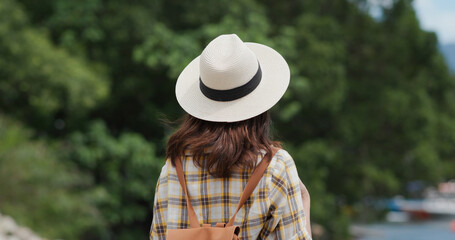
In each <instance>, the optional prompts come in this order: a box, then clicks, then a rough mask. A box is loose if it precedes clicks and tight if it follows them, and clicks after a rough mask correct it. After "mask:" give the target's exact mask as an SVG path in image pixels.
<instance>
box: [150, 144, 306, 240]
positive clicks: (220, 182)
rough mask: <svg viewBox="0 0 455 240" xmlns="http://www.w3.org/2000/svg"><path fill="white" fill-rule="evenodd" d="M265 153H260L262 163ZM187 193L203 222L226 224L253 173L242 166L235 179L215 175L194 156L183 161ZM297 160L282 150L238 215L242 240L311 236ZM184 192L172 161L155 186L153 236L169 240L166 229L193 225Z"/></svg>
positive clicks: (237, 222)
mask: <svg viewBox="0 0 455 240" xmlns="http://www.w3.org/2000/svg"><path fill="white" fill-rule="evenodd" d="M261 159H262V156H259V157H258V161H260V160H261ZM182 166H183V171H184V173H185V179H186V183H187V187H188V192H189V195H190V199H191V204H192V205H193V208H194V211H195V212H196V214H197V217H198V220H199V221H200V223H201V224H202V223H206V224H207V223H209V224H212V225H213V224H216V223H219V222H223V223H227V222H228V221H229V218H230V217H231V216H232V215H233V214H234V212H235V210H236V208H237V204H238V202H239V200H240V195H241V194H242V192H243V189H244V187H245V185H246V183H247V182H248V179H249V177H250V175H251V171H248V170H239V171H237V172H234V173H233V174H232V176H231V177H230V178H226V179H223V178H214V177H212V176H211V175H210V174H208V172H207V171H206V170H204V169H201V168H198V167H196V166H194V164H193V161H192V157H191V155H190V154H187V155H186V156H185V159H184V160H182ZM299 183H300V179H299V176H298V174H297V169H296V167H295V163H294V160H293V159H292V157H291V156H290V155H289V153H287V152H286V151H285V150H282V149H281V150H279V151H278V152H277V153H276V154H275V156H274V157H273V159H272V161H271V162H270V164H269V166H268V168H267V170H266V171H265V173H264V175H263V177H262V179H261V181H260V182H259V183H258V185H257V187H256V189H255V190H254V192H253V193H252V194H251V196H250V198H249V199H248V200H247V201H246V202H245V204H244V205H243V207H242V208H241V209H240V211H239V213H238V214H237V216H236V218H235V223H234V225H238V226H240V234H239V237H240V239H242V240H252V239H280V240H297V239H299V240H300V239H305V240H309V239H311V237H310V236H309V234H308V233H307V231H306V228H305V225H306V224H305V213H304V209H303V201H302V197H301V192H300V186H299ZM189 227H190V225H189V220H188V211H187V208H186V201H185V195H184V193H183V190H182V188H181V186H180V184H179V180H178V178H177V173H176V171H175V168H174V167H173V166H172V164H171V162H170V160H169V159H168V160H167V161H166V164H165V165H164V167H163V169H162V170H161V174H160V178H159V180H158V184H157V186H156V193H155V201H154V213H153V221H152V226H151V229H150V239H151V240H158V239H159V240H165V239H166V230H167V229H182V228H189Z"/></svg>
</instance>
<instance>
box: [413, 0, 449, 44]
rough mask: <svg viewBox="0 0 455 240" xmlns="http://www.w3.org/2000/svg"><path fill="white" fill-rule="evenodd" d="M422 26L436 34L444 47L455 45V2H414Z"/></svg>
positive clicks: (430, 0) (443, 0) (423, 0)
mask: <svg viewBox="0 0 455 240" xmlns="http://www.w3.org/2000/svg"><path fill="white" fill-rule="evenodd" d="M413 5H414V8H415V10H416V12H417V16H418V17H419V21H420V26H421V27H422V28H423V29H425V30H427V31H433V32H436V34H437V35H438V39H439V42H440V43H441V44H442V45H446V44H455V0H414V3H413Z"/></svg>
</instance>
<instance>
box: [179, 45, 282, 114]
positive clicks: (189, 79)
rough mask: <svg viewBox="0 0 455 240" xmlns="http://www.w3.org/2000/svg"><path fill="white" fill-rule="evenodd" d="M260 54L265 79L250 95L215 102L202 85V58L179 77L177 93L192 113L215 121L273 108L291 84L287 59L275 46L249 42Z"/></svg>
mask: <svg viewBox="0 0 455 240" xmlns="http://www.w3.org/2000/svg"><path fill="white" fill-rule="evenodd" d="M245 44H246V45H247V47H248V48H250V49H251V51H253V53H254V54H256V57H257V59H258V61H259V64H260V66H261V70H262V79H261V82H260V84H259V85H258V86H257V87H256V89H255V90H254V91H253V92H251V93H250V94H248V95H246V96H244V97H242V98H239V99H236V100H233V101H228V102H221V101H214V100H211V99H209V98H207V97H206V96H205V95H204V94H202V92H201V90H200V88H199V57H197V58H195V59H194V60H193V61H191V63H190V64H188V66H186V67H185V69H184V70H183V71H182V73H181V74H180V76H179V77H178V79H177V83H176V86H175V95H176V97H177V101H178V103H179V104H180V106H181V107H182V108H183V110H185V111H186V112H187V113H188V114H190V115H192V116H194V117H196V118H199V119H203V120H206V121H212V122H238V121H242V120H246V119H249V118H252V117H255V116H257V115H259V114H261V113H263V112H265V111H267V110H269V109H270V108H271V107H273V106H274V105H275V104H276V103H277V102H278V101H279V100H280V99H281V97H282V96H283V95H284V93H285V92H286V89H287V87H288V85H289V79H290V71H289V66H288V64H287V63H286V60H284V58H283V57H282V56H281V55H280V54H279V53H278V52H277V51H275V50H274V49H272V48H270V47H268V46H265V45H263V44H259V43H245Z"/></svg>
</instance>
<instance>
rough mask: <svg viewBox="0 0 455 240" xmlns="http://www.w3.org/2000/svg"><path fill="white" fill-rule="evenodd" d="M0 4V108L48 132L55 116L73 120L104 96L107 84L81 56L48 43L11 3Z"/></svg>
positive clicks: (2, 2)
mask: <svg viewBox="0 0 455 240" xmlns="http://www.w3.org/2000/svg"><path fill="white" fill-rule="evenodd" d="M0 3H1V4H0V55H1V58H0V69H1V70H0V78H1V79H2V80H1V81H0V100H1V101H0V107H1V109H2V110H4V111H6V112H8V113H10V114H13V115H15V116H17V117H18V118H20V119H23V120H24V121H25V122H27V123H28V124H29V125H32V126H33V127H35V128H36V129H39V130H40V131H43V132H46V131H51V132H52V130H53V129H54V121H55V120H57V119H59V120H60V121H65V120H66V121H68V120H72V121H70V122H67V123H66V124H67V125H69V124H77V122H76V120H78V119H81V118H82V117H83V116H84V115H85V114H86V113H87V112H88V110H90V109H91V108H93V107H95V105H96V104H97V102H98V101H100V100H102V99H103V98H105V97H106V96H107V94H108V90H109V89H108V82H107V81H106V79H105V78H104V77H103V76H102V75H101V74H99V73H98V72H96V71H94V70H92V68H95V67H94V66H89V65H88V64H87V63H86V62H85V60H83V59H79V58H77V57H74V56H71V55H70V54H68V53H67V52H66V51H64V50H63V49H62V48H59V47H55V46H53V44H52V43H51V42H50V41H49V39H48V37H46V34H45V33H43V32H42V31H39V30H36V29H34V28H33V27H31V26H30V24H28V22H27V19H26V16H25V13H24V12H23V11H21V9H20V8H18V7H17V4H16V3H14V2H13V1H9V0H2V1H1V2H0ZM57 125H58V123H57Z"/></svg>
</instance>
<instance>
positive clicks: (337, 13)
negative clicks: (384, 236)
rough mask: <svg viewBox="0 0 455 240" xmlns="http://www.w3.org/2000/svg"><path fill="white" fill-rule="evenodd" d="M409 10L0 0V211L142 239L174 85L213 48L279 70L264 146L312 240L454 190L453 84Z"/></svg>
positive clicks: (80, 230) (41, 228)
mask: <svg viewBox="0 0 455 240" xmlns="http://www.w3.org/2000/svg"><path fill="white" fill-rule="evenodd" d="M411 3H412V1H410V0H393V1H392V4H390V5H384V6H382V15H381V16H380V17H376V18H373V17H371V16H370V14H369V9H370V7H371V5H370V4H369V2H368V1H365V0H320V1H286V2H282V1H271V0H230V1H228V0H220V1H208V0H197V1H178V0H151V1H150V0H147V1H145V0H136V1H120V0H79V1H74V0H59V1H53V0H41V1H35V0H0V211H1V212H2V213H4V214H8V215H11V216H13V217H14V218H15V219H16V220H17V221H18V222H19V223H21V224H23V225H26V226H29V227H30V228H32V229H33V230H34V231H36V232H38V233H40V235H42V236H45V237H48V238H51V239H55V238H59V239H88V240H90V239H106V240H107V239H125V240H128V239H146V238H147V236H148V230H149V226H150V223H151V219H152V207H153V196H154V188H155V185H156V180H157V178H158V174H159V172H160V170H161V166H162V165H163V163H164V149H165V144H166V139H167V137H168V136H169V135H170V134H171V133H172V131H173V128H172V127H170V126H169V125H168V124H163V119H169V120H172V121H173V120H176V119H177V118H178V117H179V116H181V115H182V114H183V112H182V110H181V109H180V108H179V106H178V104H177V102H176V100H175V97H174V85H175V81H176V78H177V77H178V75H179V73H180V71H181V70H182V69H183V68H184V67H185V66H186V65H187V64H188V63H189V62H190V61H191V60H192V59H193V58H194V57H196V55H197V54H199V53H200V52H201V51H202V50H203V47H204V46H205V45H206V44H207V43H208V42H210V41H211V40H212V39H213V38H215V37H216V36H218V35H220V34H223V33H236V34H238V35H239V36H240V38H241V39H243V40H244V41H251V42H260V43H263V44H266V45H269V46H271V47H273V48H275V49H276V50H277V51H279V52H280V53H282V55H283V56H284V57H285V58H286V59H287V61H288V63H289V65H290V68H291V75H292V76H291V83H290V87H289V89H288V91H287V93H286V94H285V96H284V97H283V99H282V100H281V101H280V103H279V104H278V105H277V106H275V107H274V108H273V110H272V116H273V120H274V133H275V135H276V137H277V139H279V140H281V141H283V142H284V144H285V148H286V149H287V150H288V151H289V152H290V153H291V155H292V156H293V157H294V159H295V161H296V164H297V166H298V171H299V175H300V177H301V178H302V180H303V182H304V183H305V184H306V185H307V187H308V188H309V191H310V194H311V196H312V209H311V218H312V222H313V223H315V224H318V226H320V227H322V229H324V231H323V234H319V235H317V236H315V239H349V232H348V226H349V224H350V223H351V222H353V221H362V222H367V221H373V220H375V219H378V218H379V217H380V212H379V213H378V212H377V211H374V208H373V207H372V199H382V198H387V197H391V196H394V195H396V194H401V195H405V196H406V194H408V193H407V192H406V185H407V183H408V182H410V181H416V180H419V181H422V182H424V183H425V184H427V185H431V184H434V183H436V182H438V181H441V180H446V179H450V178H453V177H454V176H453V173H454V169H455V161H454V160H455V159H454V158H455V149H454V148H453V145H454V143H455V77H454V75H453V74H451V73H450V71H449V70H448V66H447V64H446V62H445V60H444V58H443V56H442V55H441V53H440V47H439V46H438V41H437V37H436V35H435V34H434V33H432V32H425V31H423V30H422V29H421V28H420V26H419V22H418V19H417V17H416V14H415V12H414V9H413V7H412V5H411Z"/></svg>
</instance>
